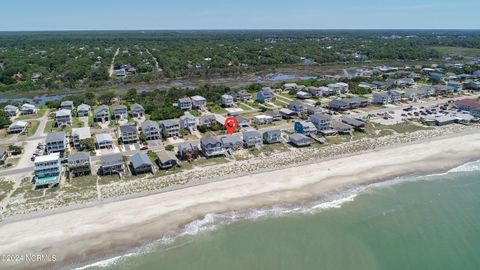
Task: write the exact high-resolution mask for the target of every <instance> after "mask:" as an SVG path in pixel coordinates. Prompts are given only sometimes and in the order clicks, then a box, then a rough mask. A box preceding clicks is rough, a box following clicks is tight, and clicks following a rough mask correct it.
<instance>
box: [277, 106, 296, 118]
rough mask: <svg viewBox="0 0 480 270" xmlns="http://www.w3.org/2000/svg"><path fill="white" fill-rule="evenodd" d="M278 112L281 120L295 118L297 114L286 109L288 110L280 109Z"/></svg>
mask: <svg viewBox="0 0 480 270" xmlns="http://www.w3.org/2000/svg"><path fill="white" fill-rule="evenodd" d="M278 112H279V113H280V115H281V116H282V118H283V119H291V118H293V117H295V116H297V113H296V112H294V111H292V110H290V109H288V108H281V109H280V110H278Z"/></svg>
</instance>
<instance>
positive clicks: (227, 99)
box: [221, 94, 235, 107]
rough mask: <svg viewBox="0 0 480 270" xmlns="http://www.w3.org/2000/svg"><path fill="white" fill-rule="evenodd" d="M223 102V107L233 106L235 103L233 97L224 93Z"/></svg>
mask: <svg viewBox="0 0 480 270" xmlns="http://www.w3.org/2000/svg"><path fill="white" fill-rule="evenodd" d="M221 102H222V106H223V107H233V106H234V105H235V103H234V101H233V97H232V96H230V95H227V94H224V95H222V98H221Z"/></svg>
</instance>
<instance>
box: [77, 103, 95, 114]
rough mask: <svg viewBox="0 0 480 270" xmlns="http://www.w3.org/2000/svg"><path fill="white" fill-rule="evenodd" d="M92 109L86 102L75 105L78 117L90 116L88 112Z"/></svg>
mask: <svg viewBox="0 0 480 270" xmlns="http://www.w3.org/2000/svg"><path fill="white" fill-rule="evenodd" d="M91 110H92V107H90V105H88V104H80V105H78V107H77V116H78V117H88V116H90V112H91Z"/></svg>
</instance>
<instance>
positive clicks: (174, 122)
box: [161, 119, 180, 137]
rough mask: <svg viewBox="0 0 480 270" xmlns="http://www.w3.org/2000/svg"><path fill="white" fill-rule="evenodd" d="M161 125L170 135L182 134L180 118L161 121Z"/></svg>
mask: <svg viewBox="0 0 480 270" xmlns="http://www.w3.org/2000/svg"><path fill="white" fill-rule="evenodd" d="M161 127H162V130H163V131H164V132H166V134H167V135H168V136H169V137H175V136H180V121H179V120H178V119H169V120H164V121H162V122H161Z"/></svg>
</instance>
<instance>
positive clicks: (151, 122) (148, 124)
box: [140, 120, 160, 129]
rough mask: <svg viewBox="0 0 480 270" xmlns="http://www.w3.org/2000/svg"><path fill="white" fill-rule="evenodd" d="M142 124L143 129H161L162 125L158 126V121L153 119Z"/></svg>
mask: <svg viewBox="0 0 480 270" xmlns="http://www.w3.org/2000/svg"><path fill="white" fill-rule="evenodd" d="M140 126H141V127H142V129H147V128H150V127H154V128H157V129H160V127H159V126H158V123H157V122H155V121H151V120H146V121H144V122H143V123H142V124H141V125H140Z"/></svg>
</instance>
